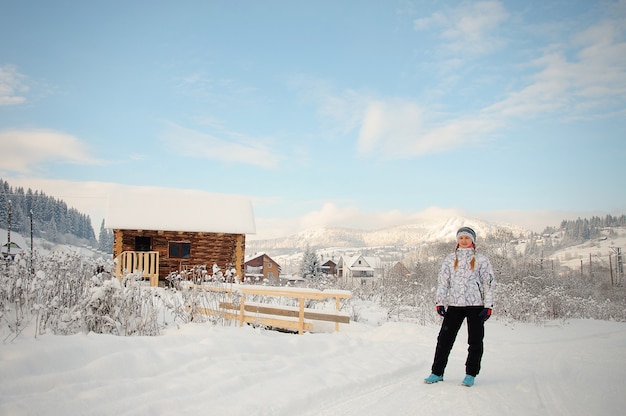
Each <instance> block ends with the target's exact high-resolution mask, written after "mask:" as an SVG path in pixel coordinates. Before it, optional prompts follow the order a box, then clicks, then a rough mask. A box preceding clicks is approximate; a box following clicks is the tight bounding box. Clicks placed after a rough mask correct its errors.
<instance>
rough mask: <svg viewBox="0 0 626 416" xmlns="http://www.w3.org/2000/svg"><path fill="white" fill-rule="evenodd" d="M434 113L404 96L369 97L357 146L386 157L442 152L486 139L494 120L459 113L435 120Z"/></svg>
mask: <svg viewBox="0 0 626 416" xmlns="http://www.w3.org/2000/svg"><path fill="white" fill-rule="evenodd" d="M436 117H437V114H434V113H433V112H430V111H428V110H427V109H425V108H424V107H420V106H419V105H417V104H416V103H414V102H411V101H407V100H389V101H382V100H378V101H373V102H371V103H370V105H369V106H368V107H367V108H366V110H365V114H364V117H363V123H362V125H361V129H360V131H359V137H358V150H359V151H360V152H361V153H362V154H373V155H377V156H380V157H382V158H387V159H400V158H408V157H415V156H423V155H426V154H431V153H438V152H445V151H448V150H451V149H456V148H458V147H460V146H465V145H468V144H471V143H477V142H480V141H484V140H487V139H488V138H489V133H490V132H492V131H493V130H494V129H495V128H496V127H497V122H496V121H495V120H492V119H487V118H484V117H482V118H481V117H479V116H475V117H465V116H459V117H457V118H452V119H449V120H443V121H439V122H438V121H435V120H433V119H434V118H436Z"/></svg>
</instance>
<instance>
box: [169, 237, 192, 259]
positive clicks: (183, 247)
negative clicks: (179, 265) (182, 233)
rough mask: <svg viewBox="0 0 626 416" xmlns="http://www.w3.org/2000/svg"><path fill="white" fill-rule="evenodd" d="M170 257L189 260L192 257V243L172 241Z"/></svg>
mask: <svg viewBox="0 0 626 416" xmlns="http://www.w3.org/2000/svg"><path fill="white" fill-rule="evenodd" d="M169 256H170V257H171V258H177V259H188V258H189V257H191V243H186V242H180V241H170V243H169Z"/></svg>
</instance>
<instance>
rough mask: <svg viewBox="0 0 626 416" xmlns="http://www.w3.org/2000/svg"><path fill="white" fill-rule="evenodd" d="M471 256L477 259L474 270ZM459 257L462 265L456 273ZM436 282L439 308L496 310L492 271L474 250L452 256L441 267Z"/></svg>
mask: <svg viewBox="0 0 626 416" xmlns="http://www.w3.org/2000/svg"><path fill="white" fill-rule="evenodd" d="M472 256H475V257H476V260H475V261H474V270H472V267H471V266H470V261H471V260H472ZM457 257H458V259H459V262H458V265H457V268H456V270H454V261H455V259H457ZM437 280H438V282H437V305H444V306H446V305H448V306H485V307H486V308H493V300H494V294H493V292H494V289H495V279H494V276H493V267H491V262H490V261H489V259H488V258H487V257H485V256H484V255H482V254H479V253H476V252H475V251H474V249H472V248H459V249H457V250H456V252H455V253H451V254H449V255H448V256H447V257H446V258H445V260H444V261H443V264H442V265H441V270H440V271H439V277H438V279H437Z"/></svg>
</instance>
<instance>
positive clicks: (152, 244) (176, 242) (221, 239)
mask: <svg viewBox="0 0 626 416" xmlns="http://www.w3.org/2000/svg"><path fill="white" fill-rule="evenodd" d="M105 227H106V228H108V229H112V230H113V238H114V242H113V258H114V260H115V262H116V275H118V277H119V276H120V274H122V273H132V272H138V271H139V272H142V273H143V275H144V277H145V278H149V279H150V284H151V285H152V286H156V285H157V284H158V282H160V281H161V282H162V281H164V280H165V278H166V277H167V276H168V275H169V274H170V273H172V272H177V271H181V270H185V269H188V268H192V267H196V266H206V269H207V270H213V266H214V265H217V267H219V268H220V269H221V270H223V271H229V270H233V271H234V274H235V276H236V278H237V279H238V280H241V279H242V278H243V276H244V258H245V246H246V234H254V233H255V232H256V228H255V223H254V215H253V212H252V204H251V202H250V201H249V200H246V199H244V198H240V197H234V196H228V195H221V194H212V193H206V192H201V191H193V190H178V189H165V188H153V187H141V188H133V189H132V190H116V191H114V192H112V193H111V194H110V196H109V200H108V205H107V211H106V214H105Z"/></svg>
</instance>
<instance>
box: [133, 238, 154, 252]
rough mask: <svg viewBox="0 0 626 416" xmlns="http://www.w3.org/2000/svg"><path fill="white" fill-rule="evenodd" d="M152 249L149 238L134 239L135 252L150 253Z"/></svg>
mask: <svg viewBox="0 0 626 416" xmlns="http://www.w3.org/2000/svg"><path fill="white" fill-rule="evenodd" d="M151 249H152V238H150V237H141V236H136V237H135V251H150V250H151Z"/></svg>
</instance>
